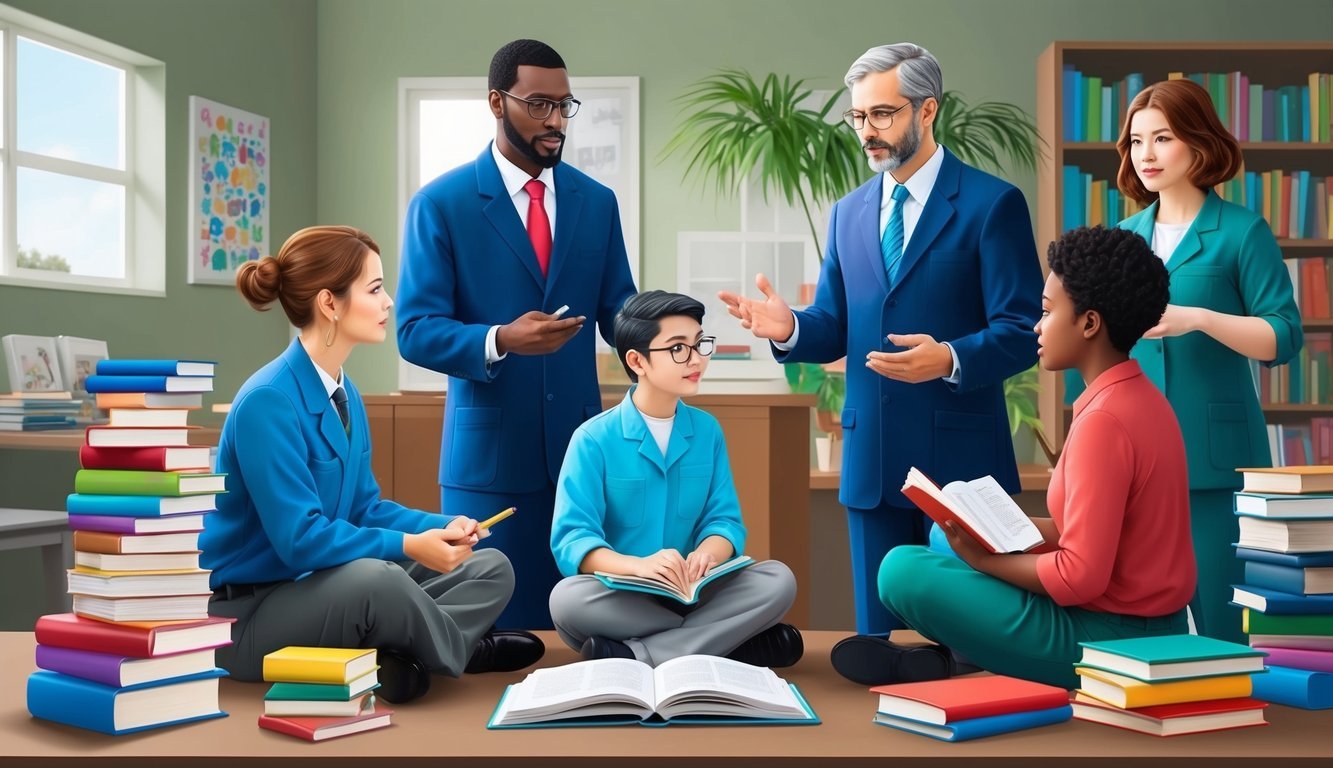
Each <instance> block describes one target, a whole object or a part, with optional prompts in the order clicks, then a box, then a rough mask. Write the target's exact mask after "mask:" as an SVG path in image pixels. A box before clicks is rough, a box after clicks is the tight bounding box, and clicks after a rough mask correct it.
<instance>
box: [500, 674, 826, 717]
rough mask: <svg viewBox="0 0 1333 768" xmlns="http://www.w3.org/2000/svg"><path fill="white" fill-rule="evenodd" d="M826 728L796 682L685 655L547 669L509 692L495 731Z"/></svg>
mask: <svg viewBox="0 0 1333 768" xmlns="http://www.w3.org/2000/svg"><path fill="white" fill-rule="evenodd" d="M630 723H638V724H641V725H670V724H672V723H690V724H695V725H747V724H748V725H818V724H819V717H818V716H817V715H816V714H815V713H814V710H812V709H811V708H810V705H809V704H807V703H806V701H805V698H804V697H803V696H801V692H800V691H799V690H797V688H796V686H795V685H792V684H790V683H788V682H787V681H785V680H783V679H782V678H780V677H778V676H777V675H775V674H774V673H773V670H771V669H767V668H765V667H754V666H751V665H749V664H742V663H741V662H739V661H732V660H731V659H724V658H721V657H719V656H681V657H679V658H675V659H672V660H671V661H667V662H663V663H662V664H660V665H658V667H657V669H653V668H652V667H650V666H648V665H647V664H644V663H643V662H641V661H637V660H634V659H596V660H594V661H580V662H576V663H574V664H566V665H565V666H563V667H550V668H547V669H539V670H537V671H536V672H533V673H532V674H530V675H528V676H527V677H526V678H525V679H524V680H523V682H521V683H518V684H516V685H511V686H508V687H507V688H505V692H504V694H503V695H502V696H501V697H500V703H499V704H497V705H496V707H495V712H494V714H492V715H491V720H490V722H489V723H487V724H486V727H487V728H494V729H500V728H561V727H576V726H596V725H626V724H630Z"/></svg>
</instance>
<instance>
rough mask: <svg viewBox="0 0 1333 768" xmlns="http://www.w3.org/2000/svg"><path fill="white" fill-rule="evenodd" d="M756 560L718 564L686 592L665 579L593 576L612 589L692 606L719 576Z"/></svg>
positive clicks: (598, 573)
mask: <svg viewBox="0 0 1333 768" xmlns="http://www.w3.org/2000/svg"><path fill="white" fill-rule="evenodd" d="M753 562H754V560H753V559H751V558H750V556H749V555H738V556H736V557H733V558H731V559H730V560H728V561H726V562H725V563H718V564H717V565H715V566H713V567H712V568H709V569H708V572H707V573H705V574H704V575H703V578H702V579H699V580H698V581H691V582H690V583H689V585H688V587H689V588H688V589H686V590H685V591H684V592H682V591H681V590H680V588H679V587H677V586H676V585H674V584H672V583H671V582H668V581H664V580H663V579H653V578H648V577H645V576H624V575H621V574H618V573H605V572H603V571H594V572H593V575H594V576H596V577H597V579H598V580H599V581H601V582H602V583H603V584H605V585H606V586H608V587H610V588H612V589H628V590H631V591H634V592H647V593H648V594H651V595H660V596H662V597H670V598H673V599H676V600H679V601H680V602H682V603H685V604H686V605H690V604H692V603H694V602H696V601H698V599H699V590H701V589H703V587H704V585H706V584H708V583H709V582H710V581H712V580H713V579H716V578H717V577H719V576H725V575H726V574H728V573H731V572H732V571H738V570H740V569H741V568H744V567H745V566H747V565H750V564H751V563H753Z"/></svg>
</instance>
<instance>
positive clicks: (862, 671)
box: [829, 635, 954, 685]
mask: <svg viewBox="0 0 1333 768" xmlns="http://www.w3.org/2000/svg"><path fill="white" fill-rule="evenodd" d="M829 660H830V661H832V662H833V668H834V669H835V670H837V672H838V674H840V675H842V676H843V677H845V678H847V679H848V680H851V681H852V682H854V683H860V684H861V685H886V684H888V683H915V682H920V681H923V680H941V679H943V678H946V677H949V676H951V675H952V674H953V671H954V668H953V658H952V657H951V656H950V654H949V649H948V648H945V647H944V646H942V645H926V646H919V647H910V646H905V645H898V644H896V643H891V642H889V641H888V640H885V639H884V638H882V637H871V636H869V635H854V636H852V637H849V638H846V639H844V640H840V641H839V642H838V644H837V645H835V646H833V652H832V653H830V654H829Z"/></svg>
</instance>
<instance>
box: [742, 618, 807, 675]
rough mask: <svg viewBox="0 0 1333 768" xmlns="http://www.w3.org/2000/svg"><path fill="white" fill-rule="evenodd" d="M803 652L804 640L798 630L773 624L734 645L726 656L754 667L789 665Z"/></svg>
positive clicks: (784, 625) (788, 625)
mask: <svg viewBox="0 0 1333 768" xmlns="http://www.w3.org/2000/svg"><path fill="white" fill-rule="evenodd" d="M803 653H805V641H804V640H802V639H801V633H800V631H799V630H797V629H796V627H793V626H792V625H790V624H774V625H773V626H771V627H769V628H768V629H765V630H764V631H763V632H760V633H759V634H757V635H755V636H754V637H752V638H750V639H749V640H746V641H745V642H743V643H741V644H740V645H738V646H736V650H734V651H732V652H731V653H728V654H727V658H728V659H734V660H736V661H743V662H745V663H746V664H753V665H754V666H756V667H790V666H791V665H793V664H795V663H796V662H798V661H800V660H801V655H802V654H803Z"/></svg>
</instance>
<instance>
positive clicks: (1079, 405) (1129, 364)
mask: <svg viewBox="0 0 1333 768" xmlns="http://www.w3.org/2000/svg"><path fill="white" fill-rule="evenodd" d="M1142 375H1143V369H1142V368H1140V367H1139V361H1138V360H1126V361H1125V362H1123V363H1117V364H1115V365H1113V366H1111V367H1110V368H1107V369H1106V370H1104V371H1102V372H1101V375H1100V376H1098V377H1097V378H1096V379H1093V381H1092V383H1091V384H1089V385H1088V388H1087V389H1085V390H1083V394H1081V395H1079V396H1078V399H1077V400H1075V401H1074V417H1075V418H1077V417H1078V415H1079V414H1080V413H1082V412H1083V409H1084V408H1087V407H1088V405H1089V404H1090V403H1091V402H1092V401H1093V400H1095V399H1096V398H1097V395H1099V394H1101V392H1102V390H1105V389H1107V388H1108V387H1110V386H1111V385H1112V384H1119V383H1120V382H1122V381H1125V380H1127V379H1132V378H1134V377H1135V376H1142Z"/></svg>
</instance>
